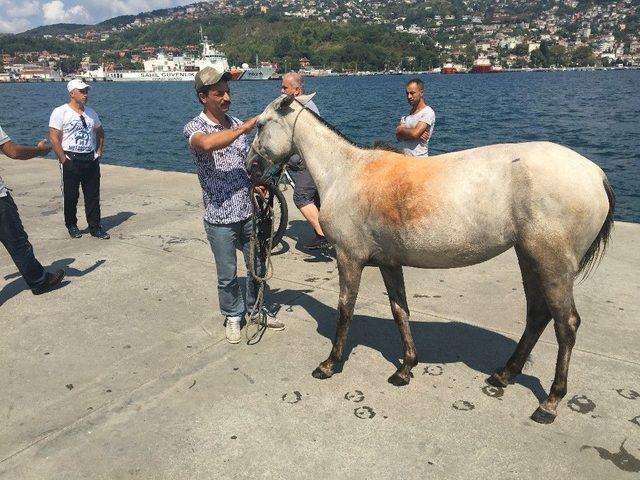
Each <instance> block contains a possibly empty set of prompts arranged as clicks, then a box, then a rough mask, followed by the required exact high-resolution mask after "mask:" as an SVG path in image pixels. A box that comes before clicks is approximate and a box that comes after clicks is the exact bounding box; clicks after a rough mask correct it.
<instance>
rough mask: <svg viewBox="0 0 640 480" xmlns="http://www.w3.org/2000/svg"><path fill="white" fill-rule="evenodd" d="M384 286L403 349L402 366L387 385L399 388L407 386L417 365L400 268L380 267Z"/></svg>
mask: <svg viewBox="0 0 640 480" xmlns="http://www.w3.org/2000/svg"><path fill="white" fill-rule="evenodd" d="M380 272H382V278H383V279H384V284H385V286H386V287H387V293H388V294H389V303H391V312H392V313H393V319H394V320H395V321H396V324H397V325H398V329H399V330H400V336H401V337H402V346H403V348H404V361H403V363H402V366H401V367H400V368H399V369H398V370H397V371H396V373H394V374H393V375H391V376H390V377H389V383H392V384H393V385H395V386H397V387H399V386H402V385H407V384H408V383H409V381H410V380H411V369H412V368H413V367H415V366H416V364H417V363H418V355H417V354H416V347H415V345H414V343H413V337H412V336H411V328H410V327H409V307H408V305H407V294H406V291H405V288H404V276H403V274H402V267H380Z"/></svg>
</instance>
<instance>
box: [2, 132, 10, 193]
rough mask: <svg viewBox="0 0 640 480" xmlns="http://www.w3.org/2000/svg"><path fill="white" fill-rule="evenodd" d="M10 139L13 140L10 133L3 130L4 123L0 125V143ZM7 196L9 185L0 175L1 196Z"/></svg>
mask: <svg viewBox="0 0 640 480" xmlns="http://www.w3.org/2000/svg"><path fill="white" fill-rule="evenodd" d="M9 140H11V139H10V138H9V135H7V134H6V133H4V130H2V125H0V145H4V144H5V143H7V142H8V141H9ZM6 196H7V185H6V184H5V183H4V180H2V177H0V197H6Z"/></svg>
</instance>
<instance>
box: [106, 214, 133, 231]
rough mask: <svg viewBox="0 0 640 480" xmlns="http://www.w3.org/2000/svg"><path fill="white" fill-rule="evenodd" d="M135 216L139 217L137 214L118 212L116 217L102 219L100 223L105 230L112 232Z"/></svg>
mask: <svg viewBox="0 0 640 480" xmlns="http://www.w3.org/2000/svg"><path fill="white" fill-rule="evenodd" d="M134 215H137V214H136V213H134V212H118V213H116V214H115V215H109V216H108V217H102V219H101V220H100V223H101V224H102V228H104V229H105V230H110V229H112V228H115V227H117V226H118V225H120V224H122V223H124V222H126V221H127V220H129V219H130V218H131V217H133V216H134Z"/></svg>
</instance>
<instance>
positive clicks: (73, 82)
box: [67, 78, 91, 92]
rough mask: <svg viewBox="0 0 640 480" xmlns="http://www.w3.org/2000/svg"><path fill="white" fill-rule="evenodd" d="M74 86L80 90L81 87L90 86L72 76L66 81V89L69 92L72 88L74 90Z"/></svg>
mask: <svg viewBox="0 0 640 480" xmlns="http://www.w3.org/2000/svg"><path fill="white" fill-rule="evenodd" d="M76 88H77V89H78V90H82V89H83V88H91V87H90V86H89V85H87V84H86V83H84V82H83V81H82V80H81V79H79V78H74V79H73V80H71V81H70V82H69V83H67V90H69V92H71V91H72V90H75V89H76Z"/></svg>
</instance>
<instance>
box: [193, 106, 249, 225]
mask: <svg viewBox="0 0 640 480" xmlns="http://www.w3.org/2000/svg"><path fill="white" fill-rule="evenodd" d="M227 118H228V119H229V121H230V123H231V127H237V126H238V125H241V124H242V123H243V122H242V121H241V120H239V119H237V118H235V117H231V116H228V117H227ZM222 130H224V127H223V126H222V125H220V124H219V123H215V122H214V121H212V120H211V119H209V118H208V117H207V116H206V115H205V114H204V112H203V113H200V115H198V116H197V117H195V118H194V119H193V120H191V121H190V122H189V123H187V124H186V125H185V126H184V130H183V134H184V137H185V138H186V139H187V141H188V142H189V151H190V152H191V158H193V162H194V163H195V165H196V171H197V173H198V179H199V180H200V186H201V187H202V201H203V203H204V219H205V220H206V221H207V222H208V223H212V224H229V223H236V222H241V221H243V220H246V219H247V218H249V217H251V215H252V214H253V208H252V206H251V200H250V197H249V191H250V189H251V181H250V180H249V175H248V173H247V170H246V167H245V159H246V158H247V153H248V151H249V145H248V142H247V136H246V135H240V136H239V137H238V138H236V139H235V140H234V142H233V143H232V144H231V145H229V146H228V147H225V148H221V149H220V150H214V151H213V152H201V151H198V150H196V149H194V148H193V146H191V139H192V137H193V135H194V133H196V132H203V133H205V134H208V133H213V132H220V131H222Z"/></svg>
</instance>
